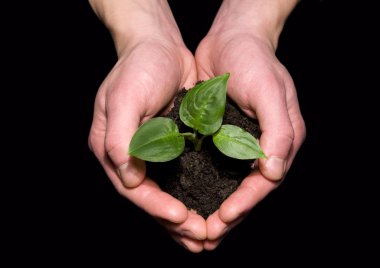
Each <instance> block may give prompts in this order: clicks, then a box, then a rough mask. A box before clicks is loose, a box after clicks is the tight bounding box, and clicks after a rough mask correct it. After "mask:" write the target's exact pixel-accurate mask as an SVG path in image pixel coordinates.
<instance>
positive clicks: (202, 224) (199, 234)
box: [158, 211, 207, 240]
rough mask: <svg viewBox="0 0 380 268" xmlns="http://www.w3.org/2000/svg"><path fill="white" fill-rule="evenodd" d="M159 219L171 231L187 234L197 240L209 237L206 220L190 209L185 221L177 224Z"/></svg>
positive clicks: (182, 234) (181, 234)
mask: <svg viewBox="0 0 380 268" xmlns="http://www.w3.org/2000/svg"><path fill="white" fill-rule="evenodd" d="M158 221H159V222H160V223H161V224H162V225H163V226H164V227H165V228H166V229H168V231H169V232H171V233H177V234H179V235H180V236H186V237H188V238H191V239H195V240H205V239H206V238H207V229H206V221H205V220H204V219H203V217H201V216H200V215H198V214H196V213H194V212H191V211H189V212H188V217H187V219H186V221H185V222H183V223H180V224H176V223H173V222H168V221H166V220H160V219H158Z"/></svg>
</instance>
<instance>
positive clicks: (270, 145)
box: [250, 78, 294, 181]
mask: <svg viewBox="0 0 380 268" xmlns="http://www.w3.org/2000/svg"><path fill="white" fill-rule="evenodd" d="M269 80H270V79H269ZM250 99H251V100H252V102H253V103H252V108H254V110H255V112H256V115H257V118H258V120H259V122H260V128H261V130H262V134H261V137H260V146H261V147H262V149H263V151H264V153H265V154H266V156H267V157H266V158H260V159H259V161H258V164H259V168H260V171H261V172H262V174H263V175H264V176H265V177H266V178H267V179H270V180H273V181H278V180H281V179H282V178H283V177H284V175H285V170H286V166H287V159H288V156H289V152H290V150H291V147H292V144H293V140H294V130H293V127H292V123H291V120H290V118H289V114H288V108H287V102H286V90H285V88H284V86H283V85H282V84H281V83H280V82H278V81H275V79H274V78H273V79H272V80H271V82H268V83H267V84H265V85H264V86H263V88H260V89H259V90H256V93H255V95H254V96H252V98H250Z"/></svg>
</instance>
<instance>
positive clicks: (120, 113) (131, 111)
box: [105, 90, 145, 187]
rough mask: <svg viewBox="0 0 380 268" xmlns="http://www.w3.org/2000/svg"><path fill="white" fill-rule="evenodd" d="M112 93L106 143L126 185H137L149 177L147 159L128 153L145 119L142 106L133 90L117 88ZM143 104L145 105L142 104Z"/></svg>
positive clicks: (115, 166)
mask: <svg viewBox="0 0 380 268" xmlns="http://www.w3.org/2000/svg"><path fill="white" fill-rule="evenodd" d="M115 91H116V92H117V93H115V94H113V95H112V94H111V95H110V96H109V97H108V100H109V101H108V103H107V119H108V121H107V133H106V141H105V146H106V150H107V153H108V155H109V157H110V158H111V160H112V163H113V164H114V168H115V169H116V170H117V173H118V175H119V177H120V179H121V180H122V182H123V183H124V185H125V186H126V187H136V186H137V185H139V184H140V183H141V182H142V180H143V179H144V177H145V163H144V161H142V160H140V159H137V158H134V157H131V156H129V155H128V147H129V143H130V141H131V139H132V136H133V135H134V133H135V132H136V130H137V128H138V127H139V124H140V121H141V119H142V118H141V117H142V116H141V114H143V111H140V109H141V107H139V105H137V103H139V101H138V100H136V97H135V96H132V95H131V91H130V90H129V91H128V90H118V91H117V90H115ZM140 106H141V105H140Z"/></svg>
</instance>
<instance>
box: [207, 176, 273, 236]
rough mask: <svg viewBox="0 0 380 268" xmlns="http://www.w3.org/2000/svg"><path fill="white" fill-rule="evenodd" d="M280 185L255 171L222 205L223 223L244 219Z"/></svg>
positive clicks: (220, 213)
mask: <svg viewBox="0 0 380 268" xmlns="http://www.w3.org/2000/svg"><path fill="white" fill-rule="evenodd" d="M278 185H279V182H275V181H270V180H267V179H266V178H265V177H264V176H263V175H262V174H261V173H260V172H259V171H258V170H254V171H253V172H251V174H250V175H249V176H248V177H246V178H245V179H244V180H243V181H242V183H241V184H240V186H239V187H238V189H237V190H236V191H235V192H233V193H232V194H231V195H230V196H229V197H228V198H227V199H226V200H225V201H224V202H223V204H222V205H221V207H220V211H219V217H220V219H221V221H223V222H224V223H226V224H228V223H231V222H234V221H237V220H239V219H240V218H242V217H244V216H245V215H246V214H247V213H249V211H250V210H251V209H252V208H253V207H254V206H255V205H256V204H257V203H259V202H260V201H261V200H262V199H263V198H264V197H265V196H266V195H268V194H269V193H270V192H271V191H272V190H274V189H275V188H276V187H277V186H278ZM208 230H209V229H208ZM208 236H209V234H208Z"/></svg>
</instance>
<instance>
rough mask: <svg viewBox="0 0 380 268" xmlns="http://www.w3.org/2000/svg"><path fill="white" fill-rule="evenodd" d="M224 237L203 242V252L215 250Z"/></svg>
mask: <svg viewBox="0 0 380 268" xmlns="http://www.w3.org/2000/svg"><path fill="white" fill-rule="evenodd" d="M225 237H226V235H224V236H222V237H221V238H218V239H216V240H206V241H204V242H203V248H204V249H205V250H208V251H211V250H215V249H216V248H217V247H218V246H219V245H220V243H221V242H222V241H223V239H224V238H225Z"/></svg>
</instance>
